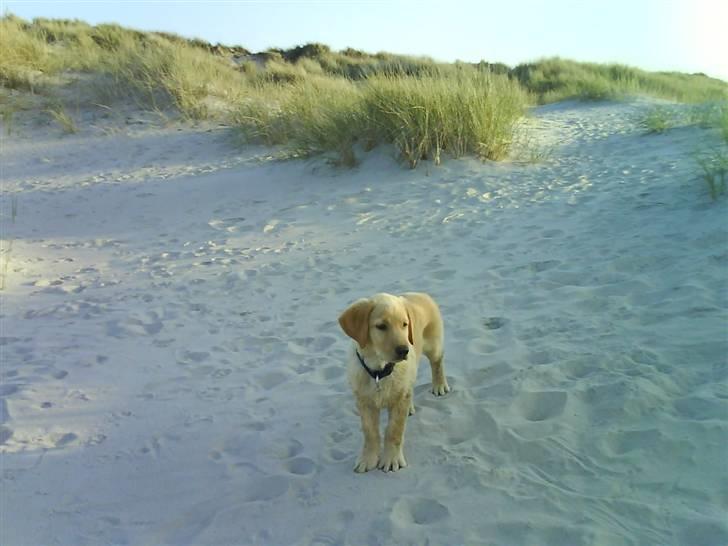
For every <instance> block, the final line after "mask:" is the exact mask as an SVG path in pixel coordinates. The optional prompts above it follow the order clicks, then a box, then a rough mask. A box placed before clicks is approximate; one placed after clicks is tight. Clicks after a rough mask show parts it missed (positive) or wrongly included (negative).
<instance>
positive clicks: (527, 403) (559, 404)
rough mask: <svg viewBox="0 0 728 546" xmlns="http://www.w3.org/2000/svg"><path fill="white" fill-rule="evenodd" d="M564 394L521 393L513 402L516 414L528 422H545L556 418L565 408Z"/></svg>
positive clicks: (561, 392)
mask: <svg viewBox="0 0 728 546" xmlns="http://www.w3.org/2000/svg"><path fill="white" fill-rule="evenodd" d="M566 399H567V396H566V392H564V391H543V392H522V393H521V394H519V395H518V397H517V398H516V400H515V405H516V408H517V410H518V412H519V413H520V414H521V416H523V418H524V419H526V420H528V421H545V420H546V419H552V418H554V417H558V416H559V415H561V414H562V413H563V412H564V407H565V406H566Z"/></svg>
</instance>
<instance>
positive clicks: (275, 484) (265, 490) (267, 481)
mask: <svg viewBox="0 0 728 546" xmlns="http://www.w3.org/2000/svg"><path fill="white" fill-rule="evenodd" d="M289 485H290V481H289V479H288V478H287V477H285V476H266V477H263V478H257V479H255V480H253V482H252V483H250V484H248V485H246V486H245V487H244V488H243V499H244V500H245V502H257V501H271V500H273V499H277V498H278V497H280V496H282V495H285V494H286V493H287V492H288V487H289Z"/></svg>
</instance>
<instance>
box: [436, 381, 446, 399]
mask: <svg viewBox="0 0 728 546" xmlns="http://www.w3.org/2000/svg"><path fill="white" fill-rule="evenodd" d="M449 392H450V385H448V384H447V381H443V382H442V383H440V384H439V385H435V384H433V385H432V394H434V395H435V396H442V395H444V394H447V393H449Z"/></svg>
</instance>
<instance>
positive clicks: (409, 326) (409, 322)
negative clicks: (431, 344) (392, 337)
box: [405, 307, 415, 345]
mask: <svg viewBox="0 0 728 546" xmlns="http://www.w3.org/2000/svg"><path fill="white" fill-rule="evenodd" d="M405 309H407V308H406V307H405ZM407 339H408V340H409V342H410V345H414V344H415V339H414V336H413V335H412V315H411V314H410V312H409V309H407Z"/></svg>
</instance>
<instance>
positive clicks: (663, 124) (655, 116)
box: [641, 106, 675, 133]
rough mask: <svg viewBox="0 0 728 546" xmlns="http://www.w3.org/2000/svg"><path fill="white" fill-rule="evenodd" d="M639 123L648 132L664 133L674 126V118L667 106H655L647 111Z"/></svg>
mask: <svg viewBox="0 0 728 546" xmlns="http://www.w3.org/2000/svg"><path fill="white" fill-rule="evenodd" d="M641 123H642V126H643V127H644V128H645V130H646V131H647V132H648V133H664V132H665V131H667V130H668V129H670V128H671V127H674V124H675V120H674V117H673V115H672V112H671V111H670V109H669V108H667V107H664V106H655V107H653V108H650V109H649V110H648V111H647V113H646V114H645V115H644V117H643V118H642V122H641Z"/></svg>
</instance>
